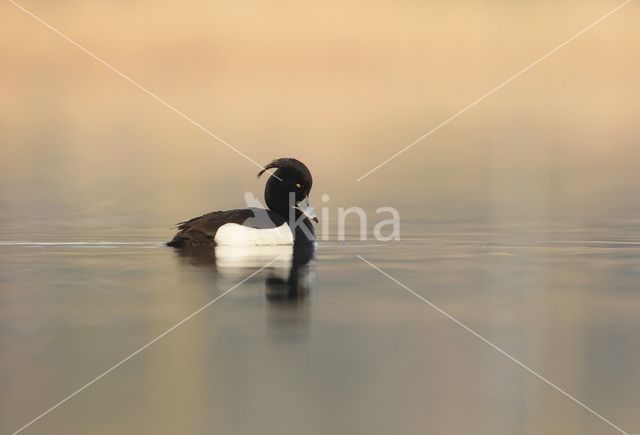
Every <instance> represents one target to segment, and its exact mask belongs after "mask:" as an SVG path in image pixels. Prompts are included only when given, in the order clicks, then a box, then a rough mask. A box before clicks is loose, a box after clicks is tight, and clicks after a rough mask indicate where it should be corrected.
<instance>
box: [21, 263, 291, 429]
mask: <svg viewBox="0 0 640 435" xmlns="http://www.w3.org/2000/svg"><path fill="white" fill-rule="evenodd" d="M280 257H282V256H281V255H279V256H278V257H276V258H274V259H273V260H271V261H270V262H268V263H267V264H265V265H264V266H262V267H261V268H260V269H258V270H256V271H255V272H253V273H252V274H251V275H249V276H247V277H246V278H244V279H243V280H242V281H240V282H239V283H237V284H236V285H234V286H233V287H231V288H230V289H229V290H227V291H225V292H224V293H222V294H221V295H219V296H218V297H216V298H215V299H213V300H211V301H209V302H207V303H206V304H205V305H203V306H202V307H200V308H198V309H197V310H196V311H194V312H193V313H191V314H189V315H188V316H187V317H185V318H184V319H182V320H181V321H179V322H178V323H176V324H175V325H173V326H172V327H171V328H169V329H167V330H166V331H164V332H163V333H162V334H160V335H158V336H157V337H156V338H154V339H153V340H151V341H149V342H148V343H147V344H145V345H144V346H142V347H141V348H139V349H138V350H136V351H135V352H133V353H131V354H130V355H129V356H127V357H126V358H124V359H123V360H121V361H120V362H119V363H117V364H115V365H114V366H112V367H111V368H110V369H108V370H106V371H104V372H103V373H102V374H100V375H99V376H97V377H95V378H94V379H93V380H92V381H90V382H87V383H86V384H85V385H83V386H82V387H80V388H78V389H77V390H76V391H74V392H73V393H71V394H69V395H68V396H67V397H65V398H64V399H62V400H61V401H59V402H58V403H56V404H55V405H53V406H52V407H51V408H49V409H47V410H46V411H44V412H43V413H42V414H40V415H39V416H37V417H36V418H34V419H33V420H31V421H30V422H29V423H27V424H25V425H24V426H22V427H21V428H20V429H18V430H16V431H15V432H13V433H12V434H11V435H16V434H18V433H20V432H22V431H23V430H25V429H26V428H28V427H29V426H31V425H32V424H33V423H35V422H36V421H38V420H40V419H41V418H42V417H44V416H45V415H47V414H49V413H50V412H51V411H53V410H54V409H56V408H57V407H58V406H60V405H62V404H63V403H65V402H66V401H67V400H69V399H71V398H72V397H74V396H75V395H77V394H78V393H80V392H81V391H82V390H84V389H86V388H87V387H89V386H91V385H92V384H93V383H95V382H97V381H98V380H100V379H102V378H103V377H104V376H106V375H108V374H109V373H111V372H112V371H113V370H115V369H117V368H118V367H120V366H121V365H122V364H124V363H125V362H127V361H129V360H130V359H131V358H133V357H134V356H136V355H137V354H139V353H140V352H142V351H143V350H145V349H146V348H148V347H149V346H151V345H152V344H153V343H155V342H156V341H158V340H160V339H161V338H162V337H164V336H165V335H167V334H169V333H170V332H171V331H173V330H174V329H176V328H177V327H179V326H180V325H182V324H183V323H184V322H186V321H188V320H189V319H191V318H192V317H194V316H196V315H197V314H198V313H200V312H201V311H202V310H204V309H206V308H207V307H209V306H210V305H212V304H214V303H215V302H217V301H218V300H220V299H221V298H222V297H223V296H224V295H226V294H227V293H229V292H230V291H232V290H234V289H236V288H237V287H239V286H241V285H242V284H244V283H245V282H247V281H248V280H249V279H251V278H253V277H254V276H255V275H257V274H258V273H259V272H261V271H262V270H263V269H265V268H267V267H269V266H270V265H271V264H273V262H275V261H276V260H277V259H279V258H280Z"/></svg>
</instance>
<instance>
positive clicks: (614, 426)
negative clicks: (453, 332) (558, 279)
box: [356, 255, 630, 435]
mask: <svg viewBox="0 0 640 435" xmlns="http://www.w3.org/2000/svg"><path fill="white" fill-rule="evenodd" d="M356 257H358V258H359V259H360V260H362V261H364V262H365V263H367V264H368V265H369V266H371V267H373V268H374V269H375V270H377V271H378V272H380V273H381V274H383V275H384V276H386V277H387V278H389V279H390V280H391V281H393V282H395V283H396V284H398V285H399V286H400V287H402V288H404V289H405V290H407V291H408V292H409V293H411V294H412V295H414V296H415V297H417V298H418V299H420V300H421V301H422V302H425V303H426V304H428V305H429V306H430V307H431V308H433V309H435V310H436V311H438V312H439V313H440V314H442V315H444V316H445V317H447V318H448V319H449V320H451V321H453V322H455V323H456V324H458V326H461V327H462V328H463V329H464V330H466V331H467V332H469V333H470V334H472V335H474V336H476V337H477V338H479V339H480V340H482V341H484V342H485V343H487V344H488V345H489V346H491V347H492V348H494V349H495V350H497V351H498V352H500V353H501V354H502V355H504V356H506V357H507V358H509V359H510V360H511V361H513V362H514V363H516V364H517V365H519V366H520V367H522V368H523V369H525V370H526V371H528V372H529V373H531V374H532V375H534V376H536V377H537V378H538V379H540V380H541V381H543V382H544V383H546V384H547V385H549V386H551V387H553V388H554V389H555V390H557V391H559V392H560V393H562V394H564V395H565V396H566V397H568V398H569V399H571V400H573V401H574V402H575V403H577V404H578V405H580V406H582V407H583V408H584V409H586V410H587V411H589V412H590V413H592V414H593V415H595V416H596V417H598V418H599V419H600V420H602V421H604V422H605V423H607V424H609V425H610V426H611V427H613V428H615V429H616V430H617V431H618V432H620V433H622V434H624V435H630V434H629V433H627V432H625V431H624V430H622V429H621V428H620V427H618V426H616V425H615V424H613V423H612V422H611V421H610V420H607V419H606V418H604V417H603V416H602V415H600V414H598V413H597V412H596V411H594V410H593V409H591V408H589V407H588V406H587V405H585V404H584V403H582V402H581V401H579V400H578V399H576V398H575V397H573V396H572V395H571V394H569V393H567V392H566V391H564V390H563V389H562V388H560V387H558V386H557V385H556V384H554V383H553V382H551V381H550V380H548V379H547V378H545V377H544V376H542V375H541V374H539V373H538V372H536V371H534V370H533V369H531V368H529V367H528V366H527V365H525V364H524V363H522V362H520V361H519V360H518V359H516V358H515V357H513V356H512V355H511V354H509V353H507V352H505V351H504V350H502V349H501V348H500V347H498V346H497V345H495V344H493V343H492V342H491V341H489V340H487V339H486V338H484V337H483V336H482V335H480V334H478V333H477V332H476V331H474V330H473V329H471V328H469V327H468V326H467V325H465V324H464V323H462V322H460V321H459V320H458V319H456V318H455V317H453V316H452V315H451V314H449V313H447V312H446V311H444V310H443V309H442V308H440V307H438V306H437V305H435V304H434V303H432V302H431V301H429V300H428V299H425V298H424V297H422V296H421V295H420V294H418V293H416V292H415V291H413V290H411V289H410V288H409V287H407V286H406V285H404V284H403V283H401V282H400V281H398V280H397V279H396V278H394V277H393V276H391V275H389V274H388V273H387V272H385V271H384V270H382V269H380V268H379V267H378V266H376V265H375V264H373V263H372V262H370V261H368V260H367V259H365V258H363V257H362V256H360V255H356Z"/></svg>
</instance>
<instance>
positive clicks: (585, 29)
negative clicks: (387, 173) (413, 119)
mask: <svg viewBox="0 0 640 435" xmlns="http://www.w3.org/2000/svg"><path fill="white" fill-rule="evenodd" d="M10 1H11V0H10ZM630 2H631V0H626V1H625V2H623V3H621V4H620V5H618V6H616V7H615V8H614V9H612V10H610V11H609V12H607V13H606V14H604V15H603V16H601V17H600V18H598V19H597V20H596V21H594V22H593V23H591V24H589V25H588V26H587V27H585V28H584V29H582V30H580V31H579V32H578V33H576V34H575V35H573V36H572V37H571V38H569V39H567V40H566V41H564V42H563V43H562V44H560V45H558V46H557V47H556V48H554V49H553V50H551V51H549V52H548V53H547V54H545V55H544V56H542V57H540V58H538V59H537V60H535V61H534V62H532V63H530V64H529V65H527V66H526V67H524V68H522V69H521V70H520V71H518V72H517V73H515V74H514V75H512V76H511V77H509V78H508V79H507V80H505V81H504V82H502V83H500V84H499V85H498V86H496V87H495V88H493V89H491V90H490V91H489V92H487V93H486V94H484V95H482V96H481V97H478V98H477V99H475V100H474V101H472V102H471V103H469V104H467V105H466V106H465V107H463V108H462V109H460V110H459V111H457V112H456V113H454V114H453V115H451V116H450V117H449V118H447V119H445V120H444V121H442V122H441V123H440V124H438V125H436V126H435V127H433V128H432V129H431V130H429V131H428V132H426V133H425V134H423V135H422V136H420V137H419V138H418V139H416V140H414V141H413V142H411V143H410V144H409V145H407V146H405V147H404V148H402V149H401V150H400V151H398V152H397V153H395V154H394V155H392V156H391V157H389V158H388V159H386V160H385V161H383V162H382V163H380V164H379V165H377V166H376V167H375V168H373V169H371V170H370V171H368V172H366V173H365V174H363V175H361V176H360V177H359V178H358V179H357V180H356V182H359V181H361V180H363V179H364V178H365V177H368V176H369V175H371V174H372V173H374V172H375V171H377V170H378V169H380V168H381V167H383V166H384V165H386V164H387V163H389V162H390V161H391V160H393V159H395V158H396V157H398V156H399V155H400V154H402V153H404V152H405V151H407V150H408V149H410V148H412V147H413V146H414V145H415V144H417V143H418V142H420V141H422V140H423V139H426V138H427V137H429V136H431V134H433V133H435V132H436V131H438V130H440V129H441V128H442V127H444V126H445V125H447V124H449V123H450V122H451V121H453V120H454V119H456V118H457V117H458V116H460V115H462V114H463V113H464V112H466V111H467V110H469V109H471V108H472V107H473V106H475V105H476V104H478V103H480V102H481V101H482V100H484V99H485V98H487V97H489V96H490V95H492V94H494V93H495V92H497V91H499V90H500V89H502V88H503V87H504V86H506V85H507V84H509V83H511V82H512V81H513V80H515V79H516V78H518V77H520V76H521V75H522V74H524V73H525V72H527V71H529V70H530V69H531V68H533V67H534V66H536V65H537V64H539V63H540V62H542V61H543V60H545V59H546V58H548V57H549V56H551V55H552V54H554V53H555V52H557V51H558V50H560V49H561V48H562V47H564V46H565V45H567V44H569V43H570V42H571V41H573V40H574V39H576V38H578V37H579V36H580V35H582V34H583V33H585V32H586V31H588V30H590V29H591V28H592V27H594V26H595V25H597V24H599V23H600V22H601V21H603V20H604V19H606V18H608V17H609V16H610V15H612V14H613V13H615V12H617V11H618V10H619V9H621V8H622V7H624V6H626V5H627V4H629V3H630Z"/></svg>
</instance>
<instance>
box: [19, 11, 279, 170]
mask: <svg viewBox="0 0 640 435" xmlns="http://www.w3.org/2000/svg"><path fill="white" fill-rule="evenodd" d="M7 1H8V2H9V3H11V4H12V5H14V6H15V7H17V8H18V9H20V10H21V11H22V12H24V13H25V14H27V15H29V16H30V17H31V18H33V19H34V20H36V21H38V22H39V23H40V24H42V25H43V26H45V27H46V28H48V29H49V30H51V31H52V32H54V33H56V34H57V35H58V36H60V37H62V38H63V39H65V40H66V41H67V42H69V43H71V44H72V45H74V46H76V47H77V48H79V49H80V50H82V51H83V52H85V53H86V54H88V55H89V56H91V57H92V58H94V59H95V60H97V61H98V62H100V63H101V64H102V65H104V66H106V67H107V68H109V69H110V70H111V71H113V72H114V73H116V74H118V75H119V76H120V77H122V78H123V79H125V80H126V81H128V82H129V83H131V84H132V85H133V86H135V87H136V88H138V89H140V90H141V91H142V92H144V93H145V94H147V95H149V96H150V97H151V98H153V99H154V100H156V101H157V102H159V103H160V104H162V105H163V106H165V107H166V108H168V109H169V110H171V111H172V112H174V113H176V114H178V115H179V116H180V117H182V118H184V119H185V120H186V121H188V122H190V123H191V124H193V125H195V126H196V127H198V128H199V129H200V130H202V131H204V132H205V133H207V134H208V135H209V136H211V137H212V138H214V139H216V140H217V141H218V142H220V143H222V144H224V145H226V146H227V147H228V148H229V149H231V150H232V151H234V152H235V153H236V154H239V155H240V156H242V157H244V158H245V159H247V160H248V161H250V162H251V163H253V164H254V165H256V166H257V167H259V168H260V169H264V168H263V165H261V164H260V163H258V162H256V161H255V160H253V159H252V158H251V157H249V156H248V155H246V154H245V153H243V152H242V151H240V150H239V149H238V148H236V147H234V146H233V145H231V144H230V143H229V142H227V141H225V140H224V139H222V138H221V137H220V136H218V135H217V134H215V133H214V132H212V131H211V130H209V129H208V128H206V127H205V126H203V125H202V124H200V123H199V122H197V121H195V120H193V119H192V118H191V117H189V116H188V115H187V114H185V113H184V112H182V111H181V110H178V109H176V108H175V107H174V106H172V105H171V104H169V103H167V102H166V101H165V100H163V99H162V98H160V97H159V96H157V95H156V94H154V93H153V92H151V91H150V90H148V89H147V88H145V87H144V86H142V85H141V84H140V83H138V82H137V81H135V80H133V79H132V78H131V77H129V76H128V75H126V74H125V73H123V72H122V71H120V70H119V69H117V68H116V67H114V66H112V65H111V64H109V63H108V62H106V61H104V60H102V59H101V58H100V57H98V56H97V55H96V54H94V53H93V52H91V51H90V50H89V49H87V48H85V47H83V46H82V45H80V44H78V43H77V42H76V41H74V40H73V39H71V38H69V37H68V36H67V35H65V34H64V33H62V32H61V31H60V30H58V29H56V28H55V27H53V26H52V25H51V24H49V23H47V22H46V21H44V20H43V19H42V18H40V17H39V16H37V15H35V14H34V13H33V12H31V11H29V10H27V9H25V8H24V7H23V6H21V5H19V4H18V3H16V2H15V1H13V0H7ZM266 172H267V173H268V174H271V175H273V176H274V177H276V178H277V179H279V180H280V181H282V179H280V177H278V176H276V175H274V174H273V172H271V171H269V170H267V171H266Z"/></svg>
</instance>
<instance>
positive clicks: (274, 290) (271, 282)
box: [266, 245, 316, 302]
mask: <svg viewBox="0 0 640 435" xmlns="http://www.w3.org/2000/svg"><path fill="white" fill-rule="evenodd" d="M315 283H316V271H315V246H313V245H294V247H293V253H292V256H291V267H290V269H289V274H288V276H287V277H286V278H282V277H277V276H273V275H272V276H269V277H268V278H267V281H266V293H267V300H269V301H270V302H291V301H295V300H299V299H304V298H305V297H307V295H308V294H309V292H310V291H311V290H312V289H313V287H314V286H315Z"/></svg>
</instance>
